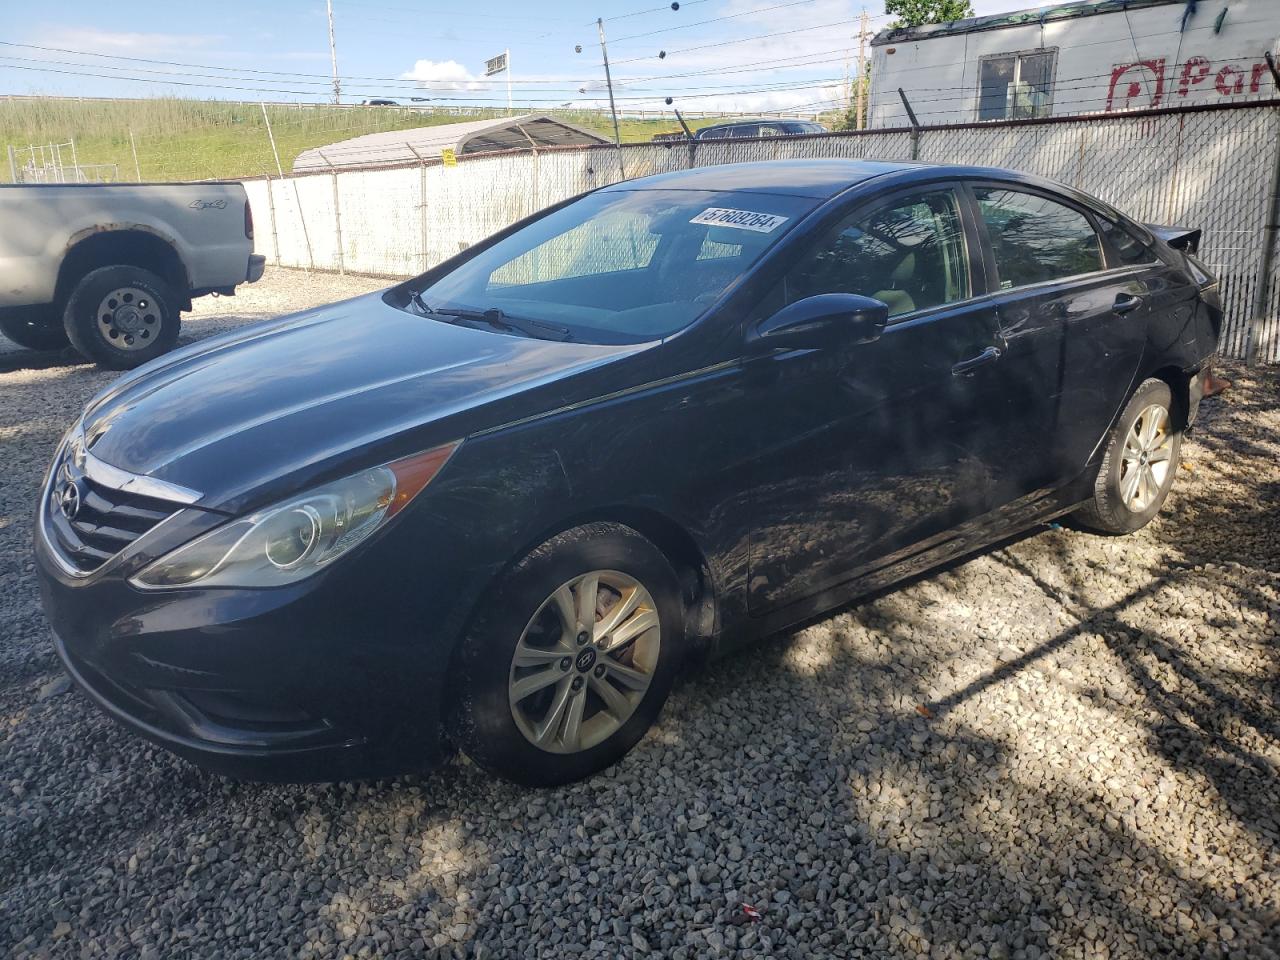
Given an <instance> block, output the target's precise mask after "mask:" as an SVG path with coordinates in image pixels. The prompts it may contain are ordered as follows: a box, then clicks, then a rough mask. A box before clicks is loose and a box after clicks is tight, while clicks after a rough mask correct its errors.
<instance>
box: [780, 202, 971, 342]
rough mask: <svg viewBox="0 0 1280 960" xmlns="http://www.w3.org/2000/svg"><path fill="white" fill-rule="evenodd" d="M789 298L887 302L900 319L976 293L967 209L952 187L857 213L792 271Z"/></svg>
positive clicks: (820, 241) (788, 283)
mask: <svg viewBox="0 0 1280 960" xmlns="http://www.w3.org/2000/svg"><path fill="white" fill-rule="evenodd" d="M784 282H785V284H786V290H785V294H786V302H788V303H790V302H792V301H795V300H800V299H803V298H804V297H812V296H815V295H817V294H820V293H858V294H862V295H863V296H866V297H874V298H875V299H877V300H883V301H884V302H885V303H887V304H888V305H889V316H891V317H896V316H901V315H903V314H906V313H913V312H915V311H917V310H925V309H928V308H929V307H936V306H940V305H941V304H944V303H952V302H955V301H957V300H965V299H967V298H968V297H969V264H968V254H967V252H966V248H965V242H964V230H963V227H962V224H961V220H960V208H959V205H958V204H957V202H956V197H955V194H954V193H952V192H951V191H950V190H936V191H930V192H927V193H919V194H913V195H911V196H907V197H903V198H902V199H900V200H896V201H892V202H890V203H889V204H888V205H886V206H883V207H879V208H878V209H875V210H872V211H870V212H865V211H864V212H858V213H854V214H852V215H851V216H850V217H849V218H847V219H846V220H843V221H841V222H840V223H838V224H837V225H836V226H835V228H834V229H832V230H830V231H828V232H827V234H826V235H825V236H824V237H823V238H822V239H821V240H819V241H818V242H817V243H816V244H815V245H814V247H813V249H812V250H810V251H808V252H807V253H806V254H805V255H804V256H803V257H802V258H801V259H800V262H799V263H797V264H796V265H795V266H794V267H793V268H792V269H791V272H790V273H789V274H788V275H787V277H786V278H785V280H784Z"/></svg>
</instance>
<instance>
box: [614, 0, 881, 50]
mask: <svg viewBox="0 0 1280 960" xmlns="http://www.w3.org/2000/svg"><path fill="white" fill-rule="evenodd" d="M820 2H821V0H790V2H788V3H775V4H773V5H772V6H768V7H757V8H756V9H754V10H743V11H741V12H740V13H727V14H725V15H724V16H722V17H712V18H711V19H709V20H697V21H695V22H693V23H682V24H679V25H677V26H674V27H662V28H661V29H658V30H650V31H648V32H647V33H633V34H630V35H628V36H625V37H619V38H618V39H617V40H615V41H614V43H624V42H626V41H627V40H635V39H637V38H639V37H652V36H656V35H657V34H659V33H671V32H672V31H673V30H691V29H692V28H694V27H704V26H706V25H707V24H709V23H720V22H722V21H724V20H736V19H738V18H740V17H750V16H752V15H754V14H757V13H768V12H769V11H771V10H785V9H786V8H787V7H798V6H801V5H802V4H807V3H820ZM888 16H890V14H887V13H882V14H880V15H879V16H877V17H872V18H871V19H873V20H875V19H882V18H884V17H888Z"/></svg>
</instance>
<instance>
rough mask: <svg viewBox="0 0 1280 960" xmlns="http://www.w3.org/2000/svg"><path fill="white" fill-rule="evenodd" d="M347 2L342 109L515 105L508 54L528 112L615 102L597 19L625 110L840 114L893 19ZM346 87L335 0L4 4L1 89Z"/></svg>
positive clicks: (822, 2)
mask: <svg viewBox="0 0 1280 960" xmlns="http://www.w3.org/2000/svg"><path fill="white" fill-rule="evenodd" d="M332 2H333V18H334V31H335V36H336V46H337V57H338V73H339V76H340V77H341V78H342V99H343V102H347V103H350V102H359V101H361V100H365V99H370V98H387V99H392V100H395V101H397V102H399V103H409V102H413V101H412V100H411V98H421V99H420V100H418V101H417V102H420V103H423V104H424V105H430V106H466V105H495V106H506V104H507V79H506V76H507V75H506V74H501V75H498V76H495V77H490V78H486V77H485V75H484V62H485V61H486V60H487V59H489V58H491V57H494V56H496V55H498V54H501V53H502V52H503V51H504V50H510V76H511V81H512V90H511V92H512V98H513V102H514V104H515V106H516V107H518V108H523V109H530V110H537V109H539V108H541V109H546V108H551V107H560V106H566V105H570V106H586V107H602V106H606V105H607V100H606V99H605V84H604V70H603V65H602V60H601V54H600V44H599V37H598V34H597V30H596V25H595V18H596V17H603V18H604V28H605V31H606V35H607V39H608V50H609V59H610V63H611V68H612V73H613V80H614V91H615V95H616V96H617V98H618V108H619V111H620V112H623V113H628V112H634V111H640V110H650V111H652V110H662V109H664V108H666V105H665V100H666V98H667V97H671V98H672V99H673V101H674V105H675V106H676V107H678V108H681V109H682V110H684V111H686V112H689V113H691V114H692V113H696V112H698V111H701V110H730V111H764V110H796V111H801V112H803V111H806V110H810V111H812V110H817V109H821V108H823V107H829V106H831V105H833V102H834V101H835V99H836V98H837V97H839V95H840V90H841V85H842V78H843V76H844V74H845V70H846V60H847V59H852V60H853V61H854V62H856V56H857V47H858V40H857V34H858V20H859V17H860V15H861V12H862V10H863V9H866V11H867V13H868V16H869V31H870V32H871V33H874V32H875V31H877V30H880V29H883V28H884V27H885V26H886V25H887V24H888V23H889V21H890V18H888V17H886V16H885V15H884V3H883V0H867V2H865V3H864V2H862V0H684V2H682V3H681V4H680V9H679V10H676V11H673V10H671V9H670V4H669V3H663V2H661V0H609V2H605V0H593V2H589V3H588V2H579V0H571V2H562V3H556V4H547V3H534V2H523V3H522V2H518V0H473V2H471V3H454V4H448V3H445V0H422V2H418V0H387V2H382V0H332ZM1037 5H1040V4H1038V3H1037V2H1036V0H975V2H974V8H975V10H976V12H977V13H978V14H979V15H982V14H989V13H1000V12H1005V11H1009V10H1020V9H1026V8H1030V7H1035V6H1037ZM42 11H47V13H45V12H42ZM543 11H545V12H543ZM707 21H715V22H707ZM578 47H580V48H581V52H577V50H576V48H578ZM664 52H665V54H666V55H665V56H660V54H662V53H664ZM867 56H868V57H869V56H870V47H869V46H868V48H867ZM330 76H331V63H330V52H329V33H328V21H327V17H326V13H325V2H324V0H257V2H249V0H220V2H217V3H183V2H181V0H178V2H176V3H175V2H173V0H167V2H162V0H114V2H112V3H102V2H101V0H60V2H59V3H57V4H56V5H55V6H53V7H48V8H45V7H41V6H40V5H37V4H19V3H16V2H5V3H3V4H0V94H49V95H59V96H93V97H154V96H182V97H200V98H217V99H228V100H267V101H310V102H324V101H328V100H330V99H331V98H332V96H333V88H332V82H331V79H330Z"/></svg>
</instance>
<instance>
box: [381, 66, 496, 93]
mask: <svg viewBox="0 0 1280 960" xmlns="http://www.w3.org/2000/svg"><path fill="white" fill-rule="evenodd" d="M400 76H401V77H402V78H404V79H405V80H416V81H418V83H419V84H421V85H422V86H423V87H426V88H429V89H432V90H481V89H484V86H485V85H484V84H482V83H478V82H477V81H478V80H479V79H480V78H479V77H477V76H476V75H475V74H473V73H472V72H471V71H470V70H468V69H467V68H466V67H464V66H463V65H462V64H460V63H459V62H458V61H457V60H419V61H418V62H417V63H415V64H414V65H413V69H412V70H407V71H405V72H404V73H402V74H401V75H400Z"/></svg>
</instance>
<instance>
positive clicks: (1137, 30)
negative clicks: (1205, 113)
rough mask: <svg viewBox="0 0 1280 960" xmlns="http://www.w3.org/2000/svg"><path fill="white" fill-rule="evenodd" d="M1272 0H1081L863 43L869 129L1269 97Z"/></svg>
mask: <svg viewBox="0 0 1280 960" xmlns="http://www.w3.org/2000/svg"><path fill="white" fill-rule="evenodd" d="M1277 37H1280V0H1199V2H1198V3H1191V2H1188V0H1082V2H1076V3H1063V4H1054V5H1050V6H1045V7H1040V8H1037V9H1034V10H1024V11H1019V12H1017V13H1008V14H1000V15H998V16H989V17H975V18H972V19H968V20H958V21H956V22H954V23H947V24H933V25H930V26H924V27H911V28H904V29H898V30H885V31H882V32H881V33H879V34H877V35H876V36H875V38H874V39H873V40H872V41H871V47H872V58H871V63H872V67H871V98H870V99H871V103H870V110H869V118H870V123H869V125H870V126H871V127H874V128H884V127H897V126H906V125H907V124H908V123H909V118H908V115H907V111H906V108H905V107H904V105H903V102H902V97H901V96H900V95H899V92H898V90H899V88H901V89H902V91H903V93H904V94H905V95H906V98H907V100H908V101H910V103H911V107H912V109H913V111H914V113H915V115H916V117H917V119H918V121H919V123H921V124H923V125H934V124H939V125H940V124H952V123H973V122H980V121H986V120H1009V119H1030V118H1036V117H1054V116H1069V115H1075V114H1081V113H1099V112H1101V113H1111V112H1115V111H1122V110H1140V109H1144V108H1157V107H1177V106H1183V105H1188V104H1200V103H1227V102H1235V101H1240V100H1245V99H1252V100H1258V99H1267V98H1272V97H1277V96H1280V90H1278V89H1277V80H1276V79H1275V78H1274V77H1273V75H1272V72H1271V69H1270V67H1269V66H1268V64H1267V61H1266V52H1267V51H1269V50H1270V51H1275V50H1276V49H1277Z"/></svg>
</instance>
